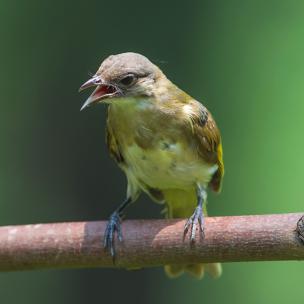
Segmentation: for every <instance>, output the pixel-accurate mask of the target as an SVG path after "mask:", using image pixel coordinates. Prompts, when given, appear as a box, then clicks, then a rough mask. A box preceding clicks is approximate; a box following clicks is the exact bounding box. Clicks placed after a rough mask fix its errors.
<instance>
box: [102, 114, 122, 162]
mask: <svg viewBox="0 0 304 304" xmlns="http://www.w3.org/2000/svg"><path fill="white" fill-rule="evenodd" d="M106 144H107V146H108V149H109V153H110V155H111V157H112V158H114V160H115V161H116V162H117V164H118V165H120V166H121V165H122V164H123V163H124V158H123V156H122V154H121V151H120V148H119V145H118V143H117V140H116V138H115V136H114V133H113V130H112V128H111V124H110V123H109V118H108V119H107V124H106Z"/></svg>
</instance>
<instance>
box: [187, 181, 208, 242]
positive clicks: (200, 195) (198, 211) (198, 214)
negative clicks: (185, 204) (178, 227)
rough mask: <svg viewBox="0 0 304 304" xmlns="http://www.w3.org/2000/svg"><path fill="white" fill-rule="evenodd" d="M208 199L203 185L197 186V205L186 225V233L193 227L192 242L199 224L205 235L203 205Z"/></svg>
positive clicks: (202, 233)
mask: <svg viewBox="0 0 304 304" xmlns="http://www.w3.org/2000/svg"><path fill="white" fill-rule="evenodd" d="M206 200H207V191H206V189H205V188H203V187H201V186H199V185H198V186H197V207H196V208H195V211H194V213H193V214H192V215H191V217H190V218H189V219H188V220H187V222H186V224H185V227H184V235H186V234H187V232H188V230H189V228H190V227H191V234H190V240H191V242H194V241H195V233H196V227H197V225H198V226H199V229H200V232H201V236H203V235H204V221H205V218H204V214H203V205H204V203H205V202H206Z"/></svg>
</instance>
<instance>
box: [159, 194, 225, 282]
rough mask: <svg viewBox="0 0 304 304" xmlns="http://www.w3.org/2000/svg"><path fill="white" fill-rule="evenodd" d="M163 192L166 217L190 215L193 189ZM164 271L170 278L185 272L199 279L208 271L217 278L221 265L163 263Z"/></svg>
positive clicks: (194, 196) (194, 206)
mask: <svg viewBox="0 0 304 304" xmlns="http://www.w3.org/2000/svg"><path fill="white" fill-rule="evenodd" d="M163 193H164V196H165V201H166V202H167V209H166V215H167V217H168V218H189V217H190V216H191V215H192V213H193V212H194V210H195V208H196V205H197V197H196V192H195V191H183V190H175V189H174V190H166V191H164V192H163ZM205 206H206V204H205ZM204 215H205V216H207V210H206V208H204ZM165 272H166V274H167V275H168V276H169V277H171V278H176V277H179V276H180V275H182V274H183V273H185V272H186V273H189V274H190V275H192V276H194V277H196V278H197V279H201V278H202V277H203V276H204V273H205V272H208V273H209V274H210V275H211V276H212V277H214V278H218V277H220V275H221V273H222V266H221V264H220V263H210V264H203V263H200V264H185V265H165Z"/></svg>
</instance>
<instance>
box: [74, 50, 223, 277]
mask: <svg viewBox="0 0 304 304" xmlns="http://www.w3.org/2000/svg"><path fill="white" fill-rule="evenodd" d="M90 87H94V88H95V90H94V91H93V93H92V94H91V96H90V97H89V98H88V99H87V100H86V102H85V103H84V104H83V106H82V108H81V110H83V109H84V108H87V107H89V106H91V105H94V104H99V103H106V104H108V105H109V106H108V116H107V125H106V142H107V146H108V148H109V152H110V154H111V156H112V157H113V158H114V160H115V161H116V162H117V164H118V166H119V167H120V168H121V169H122V170H123V172H124V173H125V175H126V177H127V182H128V186H127V195H126V198H125V200H124V201H123V203H122V204H121V205H120V206H119V207H118V208H117V209H116V210H115V211H114V212H113V213H112V215H111V216H110V218H109V221H108V224H107V227H106V231H105V237H104V247H105V248H106V249H107V250H109V252H110V254H111V255H112V257H113V258H114V256H115V250H114V235H115V233H117V236H118V240H119V241H121V240H122V230H121V220H122V215H123V211H124V210H125V208H126V207H127V206H129V205H130V204H131V203H132V202H134V201H136V199H137V198H138V196H139V195H140V193H141V192H144V193H146V194H147V195H148V196H149V197H150V198H151V199H152V200H154V201H155V202H158V203H162V204H164V205H165V210H164V211H165V214H166V217H167V218H183V217H187V218H188V221H187V222H186V224H185V228H184V234H185V235H186V234H187V233H188V232H189V237H190V243H193V242H195V240H196V231H197V230H199V233H200V235H201V236H202V237H203V235H204V215H207V214H206V208H205V205H206V200H207V188H208V187H210V188H211V189H212V190H213V191H215V192H219V191H220V189H221V182H222V178H223V174H224V164H223V156H222V144H221V137H220V132H219V129H218V127H217V126H216V123H215V121H214V119H213V118H212V116H211V114H210V112H209V111H208V110H207V108H206V107H205V106H203V105H202V104H201V103H200V102H198V101H196V100H195V99H193V98H192V97H191V96H189V95H188V94H187V93H185V92H184V91H182V90H181V89H179V88H178V87H177V86H176V85H174V84H173V83H172V82H171V81H170V80H169V79H168V78H167V77H166V76H165V75H164V73H163V72H162V71H161V70H160V69H159V68H158V67H157V66H156V65H154V64H153V63H152V62H151V61H150V60H148V59H147V58H146V57H145V56H143V55H140V54H137V53H131V52H128V53H122V54H118V55H111V56H109V57H108V58H106V59H105V60H104V61H103V62H102V64H101V66H100V67H99V69H98V70H97V72H96V74H95V75H93V76H92V78H91V79H89V80H88V81H87V82H85V83H84V84H83V85H82V86H81V87H80V89H79V90H80V91H82V90H84V89H86V88H90ZM204 270H206V271H207V272H209V273H210V274H211V275H213V276H214V277H218V276H220V274H221V265H220V264H218V263H213V264H187V265H166V266H165V271H166V273H167V274H168V275H169V276H170V277H177V276H179V275H181V274H182V273H183V272H188V273H190V274H192V275H194V276H195V277H197V278H201V277H203V275H204Z"/></svg>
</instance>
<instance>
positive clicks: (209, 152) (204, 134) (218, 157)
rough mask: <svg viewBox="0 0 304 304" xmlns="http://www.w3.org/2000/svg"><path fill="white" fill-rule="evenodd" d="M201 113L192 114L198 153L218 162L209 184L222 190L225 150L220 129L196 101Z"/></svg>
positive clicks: (208, 159)
mask: <svg viewBox="0 0 304 304" xmlns="http://www.w3.org/2000/svg"><path fill="white" fill-rule="evenodd" d="M195 106H196V107H198V111H196V113H199V115H195V116H192V119H191V120H192V128H193V134H194V137H195V139H196V141H197V147H198V153H199V155H200V156H201V157H202V158H203V159H204V161H205V162H207V163H210V164H217V165H218V169H217V171H216V172H215V173H214V174H213V176H212V178H211V181H210V182H209V186H210V187H211V189H212V190H214V191H215V192H219V191H220V190H221V182H222V178H223V175H224V162H223V150H222V143H221V135H220V131H219V129H218V127H217V125H216V123H215V121H214V119H213V117H212V115H211V114H210V112H208V110H207V109H206V108H205V107H204V106H203V105H202V104H201V103H198V102H197V103H195Z"/></svg>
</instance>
